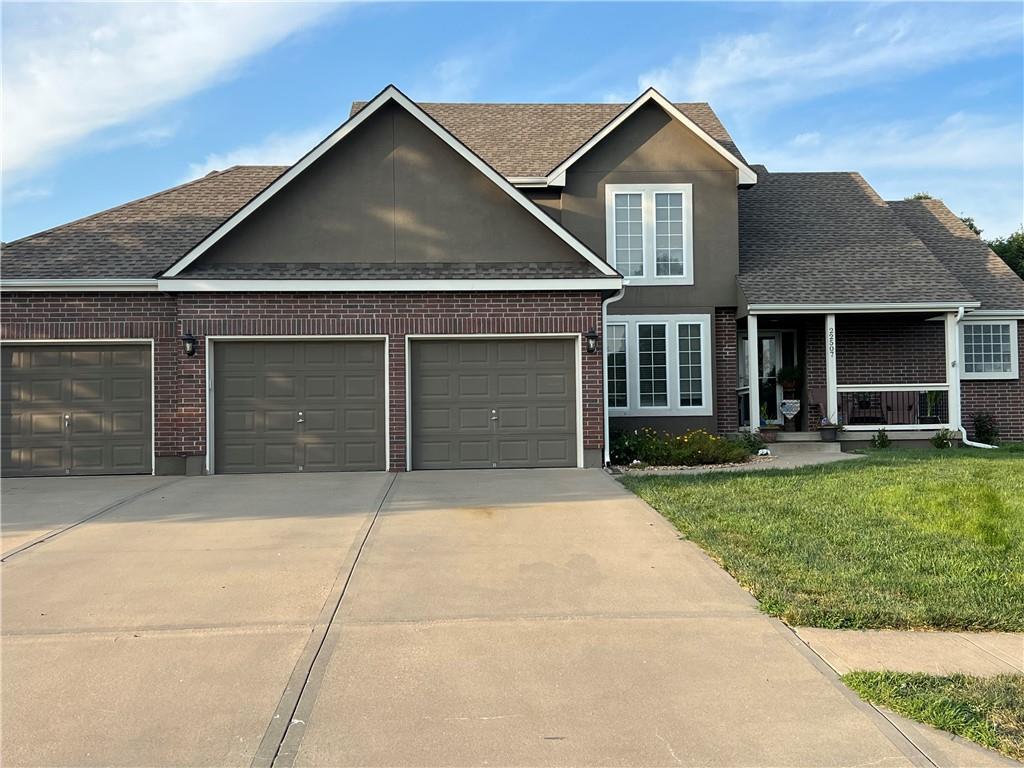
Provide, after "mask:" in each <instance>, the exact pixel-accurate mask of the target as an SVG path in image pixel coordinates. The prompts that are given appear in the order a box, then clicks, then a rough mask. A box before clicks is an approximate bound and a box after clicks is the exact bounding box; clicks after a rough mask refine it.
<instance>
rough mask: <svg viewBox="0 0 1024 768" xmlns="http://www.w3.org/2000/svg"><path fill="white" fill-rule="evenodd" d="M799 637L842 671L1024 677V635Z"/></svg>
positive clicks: (832, 632)
mask: <svg viewBox="0 0 1024 768" xmlns="http://www.w3.org/2000/svg"><path fill="white" fill-rule="evenodd" d="M795 631H796V633H797V635H798V636H799V637H800V639H801V640H803V641H804V642H805V643H807V645H808V646H810V647H811V649H812V650H813V651H814V652H815V653H817V654H818V655H819V656H820V657H821V658H822V659H824V660H825V662H826V663H827V664H828V665H829V666H831V667H832V668H833V669H834V670H835V671H836V672H837V673H839V674H840V675H844V674H846V673H847V672H850V671H852V670H855V669H856V670H883V669H885V670H891V671H893V672H927V673H929V674H933V675H948V674H953V673H957V672H959V673H962V674H966V675H977V676H979V677H985V676H988V675H1004V674H1017V675H1020V674H1024V633H1010V632H901V631H896V630H865V631H860V630H843V629H814V628H811V627H798V628H796V629H795Z"/></svg>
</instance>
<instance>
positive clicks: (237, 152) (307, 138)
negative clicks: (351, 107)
mask: <svg viewBox="0 0 1024 768" xmlns="http://www.w3.org/2000/svg"><path fill="white" fill-rule="evenodd" d="M336 127H337V126H329V127H328V126H317V127H315V128H307V129H305V130H301V131H296V132H294V133H272V134H270V135H269V136H267V137H266V138H264V139H263V140H262V141H260V142H258V143H255V144H248V145H245V146H241V147H237V148H235V149H232V150H230V151H228V152H217V153H214V154H210V155H207V156H206V158H205V159H204V160H202V161H200V162H198V163H189V166H188V172H187V173H186V174H185V176H184V178H182V182H185V181H191V180H192V179H198V178H199V177H200V176H205V175H206V174H208V173H210V171H223V170H224V169H226V168H230V167H231V166H233V165H291V164H292V163H294V162H295V161H296V160H298V159H299V158H300V157H302V156H303V155H304V154H306V153H307V152H308V151H309V150H311V149H312V148H313V147H315V146H316V145H317V144H319V143H320V142H321V141H322V140H323V139H324V138H326V137H327V135H328V134H329V133H330V132H331V131H332V130H333V129H334V128H336Z"/></svg>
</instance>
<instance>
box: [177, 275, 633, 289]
mask: <svg viewBox="0 0 1024 768" xmlns="http://www.w3.org/2000/svg"><path fill="white" fill-rule="evenodd" d="M621 287H622V278H621V277H619V276H618V275H617V274H616V275H615V276H609V277H593V278H554V277H553V278H524V279H521V280H516V279H511V280H192V279H189V278H187V277H186V278H173V279H162V280H160V281H159V290H160V291H161V292H163V293H192V292H210V291H217V292H232V291H282V292H288V291H303V292H317V291H320V292H324V293H337V292H350V293H359V292H361V293H380V292H395V293H421V292H423V291H438V292H451V293H461V292H465V291H612V290H618V289H619V288H621Z"/></svg>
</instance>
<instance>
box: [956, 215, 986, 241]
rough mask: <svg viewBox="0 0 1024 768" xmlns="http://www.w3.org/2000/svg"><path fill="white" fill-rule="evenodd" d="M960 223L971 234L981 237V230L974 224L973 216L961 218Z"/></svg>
mask: <svg viewBox="0 0 1024 768" xmlns="http://www.w3.org/2000/svg"><path fill="white" fill-rule="evenodd" d="M960 221H962V222H963V223H964V224H965V225H966V226H967V228H968V229H969V230H971V232H973V233H974V234H976V235H977V236H978V237H981V228H980V227H979V226H978V225H977V224H975V223H974V217H973V216H961V217H960Z"/></svg>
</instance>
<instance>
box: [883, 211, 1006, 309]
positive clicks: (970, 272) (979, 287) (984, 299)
mask: <svg viewBox="0 0 1024 768" xmlns="http://www.w3.org/2000/svg"><path fill="white" fill-rule="evenodd" d="M889 206H890V207H891V208H892V209H893V210H894V211H895V212H896V215H897V216H898V217H899V218H900V221H902V222H903V224H904V225H905V226H906V227H907V228H908V229H910V230H911V231H912V232H913V233H914V234H915V235H917V236H918V237H919V238H920V239H921V242H923V243H924V244H925V245H926V246H927V247H928V250H930V251H931V252H932V253H933V254H935V257H936V258H937V259H938V260H939V261H941V262H942V263H943V264H944V265H945V266H946V268H947V269H949V270H950V271H951V272H954V273H955V274H956V276H957V279H958V280H959V281H960V282H961V283H962V284H963V285H964V286H965V287H966V288H968V289H969V290H970V292H971V293H972V294H974V296H975V298H977V299H978V300H979V301H980V302H981V303H982V306H983V307H984V308H985V309H1016V310H1021V309H1024V280H1021V279H1020V278H1019V277H1018V276H1017V274H1016V273H1015V272H1014V271H1013V270H1012V269H1010V267H1009V266H1008V265H1007V264H1006V262H1005V261H1003V260H1002V259H1001V258H999V256H997V255H996V254H995V253H994V252H993V251H992V249H991V248H989V247H988V246H987V245H985V243H984V242H982V240H981V238H980V237H978V236H977V235H976V234H974V232H972V231H971V230H970V229H968V228H967V225H966V224H964V223H963V222H962V221H961V220H960V217H959V216H957V215H956V214H955V213H953V212H952V211H951V210H949V208H947V207H946V205H945V204H944V203H943V202H942V201H941V200H895V201H889Z"/></svg>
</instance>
